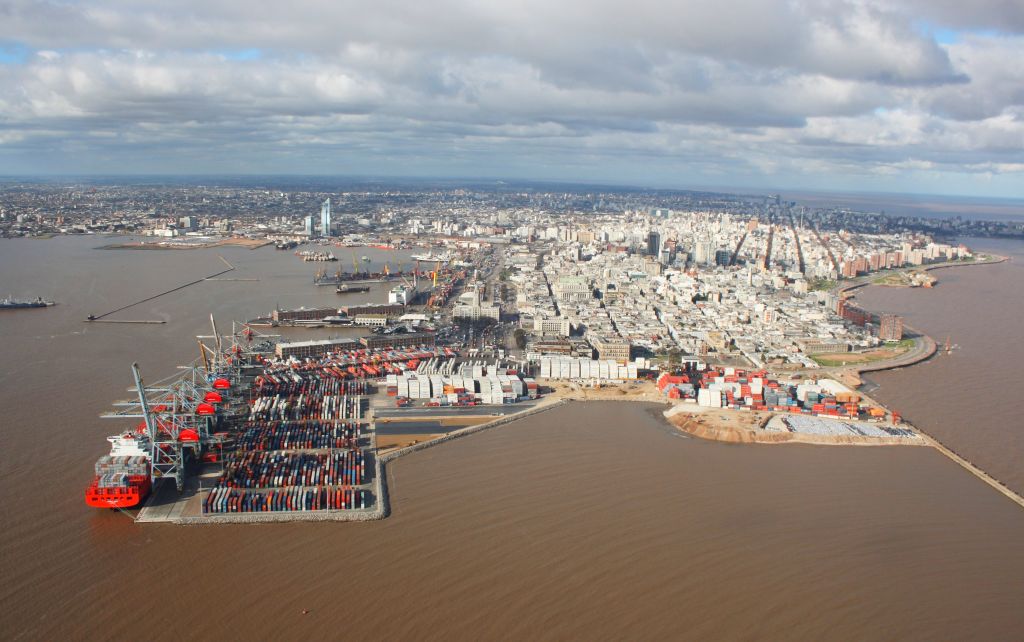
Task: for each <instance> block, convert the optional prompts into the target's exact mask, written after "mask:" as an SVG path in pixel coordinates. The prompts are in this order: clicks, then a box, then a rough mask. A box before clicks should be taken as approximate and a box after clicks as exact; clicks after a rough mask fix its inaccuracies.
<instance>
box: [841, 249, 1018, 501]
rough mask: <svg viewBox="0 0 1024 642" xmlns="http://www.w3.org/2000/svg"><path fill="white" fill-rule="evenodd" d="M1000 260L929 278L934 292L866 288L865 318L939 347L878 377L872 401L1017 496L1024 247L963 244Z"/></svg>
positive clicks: (861, 295)
mask: <svg viewBox="0 0 1024 642" xmlns="http://www.w3.org/2000/svg"><path fill="white" fill-rule="evenodd" d="M965 242H966V243H967V244H968V245H969V246H970V247H976V248H983V249H985V250H988V251H991V252H994V253H998V254H1000V255H1003V256H1008V257H1010V259H1011V260H1010V261H1008V262H1006V263H1001V264H998V265H986V266H971V267H956V268H950V269H942V270H936V271H934V272H932V274H933V275H934V276H936V277H937V278H938V279H939V282H938V283H937V284H936V286H935V287H934V288H931V289H924V288H912V289H907V288H884V287H877V286H871V287H868V288H866V289H864V290H860V291H858V293H857V299H858V300H859V301H860V302H861V303H862V304H863V305H864V306H865V307H866V308H868V309H869V310H872V311H886V312H894V313H896V314H900V315H902V316H903V317H904V319H905V321H906V323H908V324H910V325H911V326H913V327H914V328H915V329H917V330H920V331H922V332H924V333H926V334H928V335H930V336H932V337H933V338H935V340H936V342H937V343H938V344H939V345H940V346H944V344H945V343H946V340H947V338H948V339H949V343H950V345H951V346H954V347H953V349H952V350H951V351H950V352H949V353H948V354H947V353H946V352H945V351H944V350H943V351H942V352H941V353H940V354H938V355H936V356H935V357H933V358H932V359H930V360H929V361H927V362H926V363H922V364H919V365H916V366H914V367H912V368H904V369H901V370H895V371H887V372H880V373H875V374H872V375H870V377H869V378H870V380H871V381H873V382H875V383H878V384H880V385H881V388H880V389H879V390H877V391H876V392H873V393H872V396H874V397H876V398H878V400H879V401H881V402H883V403H885V404H886V405H888V406H890V407H892V408H895V409H897V410H900V411H902V412H903V414H904V416H906V417H907V418H908V419H909V420H910V421H912V422H913V423H915V424H919V425H920V426H921V427H922V428H924V429H925V430H927V431H928V432H929V433H931V434H932V435H934V436H935V437H936V438H938V439H939V440H940V441H941V442H943V443H944V444H946V445H947V446H948V447H950V448H952V449H953V450H954V451H956V452H957V453H959V454H960V455H961V456H963V457H965V458H966V459H967V460H968V461H971V462H973V463H974V464H975V465H978V466H980V467H981V468H982V469H984V470H985V471H986V472H988V473H989V474H991V475H993V476H995V477H996V478H997V479H999V480H1001V481H1002V482H1003V483H1005V484H1007V485H1008V486H1009V487H1010V488H1013V489H1014V490H1016V491H1017V492H1018V493H1021V494H1024V394H1022V392H1024V388H1022V386H1024V377H1022V375H1021V372H1022V370H1021V368H1022V367H1024V243H1022V242H1016V241H994V240H991V239H965Z"/></svg>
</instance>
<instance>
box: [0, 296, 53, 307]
mask: <svg viewBox="0 0 1024 642" xmlns="http://www.w3.org/2000/svg"><path fill="white" fill-rule="evenodd" d="M51 305H56V304H55V303H54V302H53V301H46V300H45V299H43V298H42V297H36V298H35V299H15V298H14V297H6V298H4V299H2V300H0V309H18V308H48V307H50V306H51Z"/></svg>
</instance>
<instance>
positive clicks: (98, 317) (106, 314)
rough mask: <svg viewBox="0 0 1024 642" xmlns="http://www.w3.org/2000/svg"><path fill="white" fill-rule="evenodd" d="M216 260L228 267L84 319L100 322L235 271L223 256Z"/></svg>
mask: <svg viewBox="0 0 1024 642" xmlns="http://www.w3.org/2000/svg"><path fill="white" fill-rule="evenodd" d="M217 258H219V259H220V260H221V261H224V264H225V265H227V266H228V267H227V269H226V270H221V271H220V272H217V273H215V274H211V275H210V276H204V277H203V278H201V279H196V280H195V281H189V282H188V283H183V284H182V285H179V286H177V287H174V288H171V289H170V290H164V291H163V292H158V293H157V294H154V295H153V296H148V297H146V298H145V299H139V300H138V301H134V302H132V303H129V304H127V305H122V306H121V307H119V308H117V309H115V310H111V311H109V312H104V313H103V314H90V315H89V316H88V317H87V318H86V321H90V322H92V321H100V320H102V319H103V318H104V317H109V316H110V315H112V314H117V313H118V312H121V311H122V310H127V309H128V308H132V307H135V306H137V305H139V304H140V303H145V302H147V301H152V300H153V299H159V298H160V297H162V296H166V295H168V294H170V293H172V292H177V291H178V290H184V289H185V288H187V287H189V286H192V285H195V284H197V283H202V282H203V281H209V280H210V279H213V278H215V277H218V276H220V275H222V274H227V273H228V272H231V271H232V270H234V269H235V266H233V265H231V264H230V263H228V262H227V261H226V260H225V259H224V257H223V256H219V257H217ZM107 323H109V321H107Z"/></svg>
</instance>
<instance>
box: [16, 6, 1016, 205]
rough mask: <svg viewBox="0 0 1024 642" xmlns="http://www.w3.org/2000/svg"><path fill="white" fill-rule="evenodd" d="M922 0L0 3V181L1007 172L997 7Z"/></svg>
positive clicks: (1010, 65)
mask: <svg viewBox="0 0 1024 642" xmlns="http://www.w3.org/2000/svg"><path fill="white" fill-rule="evenodd" d="M925 4H926V3H924V2H923V0H921V1H920V2H918V0H907V1H906V2H903V3H895V4H894V3H888V2H887V3H882V2H875V1H874V0H804V1H797V0H774V1H767V2H766V1H756V0H720V1H719V2H716V3H703V2H680V3H664V2H661V1H655V0H634V2H631V3H628V4H627V3H621V2H611V1H610V0H591V1H589V2H582V1H577V2H570V1H567V2H559V3H552V2H541V1H540V0H520V1H517V2H508V1H507V0H506V1H504V2H497V1H490V2H486V1H475V2H469V1H460V0H440V1H439V2H432V3H422V2H402V1H397V2H380V3H372V4H371V3H365V2H354V1H341V2H331V3H318V2H310V1H303V2H292V3H280V2H270V1H269V0H251V1H248V2H241V1H224V0H205V1H203V2H198V1H195V0H179V1H177V2H171V1H169V0H154V1H151V2H147V3H145V4H144V5H139V4H138V3H136V2H131V1H129V0H97V1H95V2H90V3H82V4H63V3H56V2H45V1H42V2H41V1H38V0H32V1H29V0H0V43H3V42H7V43H13V44H11V45H10V46H9V47H5V48H4V49H3V50H4V51H8V50H17V51H19V52H28V53H22V54H21V55H19V56H18V57H17V58H13V59H11V60H9V61H7V62H6V63H5V64H0V171H4V170H6V171H15V170H21V171H25V170H26V168H27V169H28V170H33V171H43V170H54V171H56V170H58V169H59V170H60V171H67V170H68V168H71V169H70V171H85V170H88V169H91V168H98V167H102V171H118V170H119V169H120V170H122V171H123V170H132V171H193V170H196V169H197V168H198V169H201V170H202V171H217V168H222V169H221V171H261V172H265V171H283V172H308V171H318V170H319V171H359V170H360V169H366V170H368V171H374V172H382V173H393V174H401V173H404V172H406V171H409V172H413V173H418V172H420V171H421V170H422V171H426V170H433V171H437V172H441V173H456V172H464V171H468V172H473V171H474V170H475V171H478V172H486V173H490V174H495V175H500V174H501V173H502V172H505V171H507V172H509V173H511V174H513V175H516V174H517V173H521V172H525V171H530V170H531V169H533V171H543V172H547V173H550V174H551V177H553V178H573V177H576V178H581V177H582V176H578V175H577V174H580V173H585V174H588V175H593V174H596V173H603V174H607V175H610V176H626V175H633V174H636V175H641V176H642V175H643V174H644V172H645V171H647V172H648V173H652V172H651V170H650V169H649V168H650V164H649V162H648V161H649V160H650V159H656V160H657V162H658V163H659V166H658V168H657V170H656V172H654V173H657V174H659V175H660V176H665V177H667V176H673V175H676V176H678V175H694V174H699V175H722V176H729V175H736V176H743V177H747V178H755V179H756V178H757V177H759V176H760V177H764V176H771V177H773V178H775V179H778V180H784V181H790V182H793V183H794V184H797V183H801V182H803V183H807V182H822V181H825V182H827V181H829V180H832V179H834V180H835V181H836V182H837V183H838V182H844V181H848V179H849V177H850V176H869V175H878V174H884V175H887V176H889V175H892V176H896V177H897V178H898V177H899V176H906V177H911V178H912V177H915V176H920V175H923V174H922V173H924V172H931V173H937V172H938V173H941V172H954V173H955V172H959V173H960V175H962V176H963V177H970V176H972V175H974V174H975V173H976V171H980V170H976V169H975V168H978V167H985V168H986V169H985V170H984V171H985V172H990V173H991V172H1002V173H1005V174H1007V175H1018V177H1019V175H1020V174H1021V172H1020V170H1019V169H1018V168H1019V166H1020V165H1021V163H1022V162H1024V158H1022V152H1021V149H1024V144H1022V140H1021V137H1022V132H1021V126H1022V125H1021V123H1022V121H1024V71H1021V65H1019V64H1014V61H1019V60H1022V59H1024V37H1021V36H1016V35H1012V31H1013V29H1016V28H1017V27H1016V26H1015V25H1017V24H1018V23H1017V18H1018V17H1019V16H1018V13H1016V12H1017V8H1016V5H1013V4H1012V3H999V2H990V3H984V4H983V5H982V6H981V8H980V9H979V14H978V15H975V16H971V15H966V14H967V13H968V12H964V11H961V10H960V9H959V8H958V7H959V5H954V4H953V3H938V4H935V5H934V6H931V4H930V3H929V4H928V6H925ZM972 6H973V5H972ZM929 7H930V8H929ZM922 20H927V21H929V24H932V25H935V26H936V28H940V27H941V28H943V29H951V30H955V31H956V30H969V29H975V30H977V29H993V28H994V27H993V25H994V24H995V23H997V22H1000V21H1002V22H1001V24H1002V25H1003V26H1002V28H1001V29H1000V30H999V32H998V33H996V32H985V33H977V32H975V33H968V32H966V31H965V32H964V33H963V34H962V36H961V37H958V38H957V39H956V42H955V43H953V44H940V43H938V42H936V41H935V39H934V38H933V37H931V36H929V35H928V33H927V31H926V30H922V29H921V28H920V24H921V21H922ZM69 149H74V150H75V151H76V155H69V154H67V153H66V151H67V150H69ZM82 152H84V153H82ZM76 158H81V159H89V160H88V162H86V161H85V160H82V161H79V162H78V164H77V165H76V164H75V163H76V161H75V159H76ZM634 162H639V163H641V164H642V167H639V168H633V167H628V168H627V167H626V165H627V164H628V163H634ZM75 168H77V169H75ZM645 168H646V169H645ZM542 177H543V176H542ZM914 180H916V179H914ZM965 180H966V179H965ZM1018 180H1019V178H1018ZM989 188H990V184H989V185H986V187H985V189H989ZM978 189H982V188H981V187H979V188H978ZM1020 191H1022V192H1024V189H1021V190H1020Z"/></svg>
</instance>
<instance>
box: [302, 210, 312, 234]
mask: <svg viewBox="0 0 1024 642" xmlns="http://www.w3.org/2000/svg"><path fill="white" fill-rule="evenodd" d="M302 231H303V233H304V234H305V235H306V236H313V215H312V214H310V215H309V216H307V217H306V221H305V225H304V226H303V228H302Z"/></svg>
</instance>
